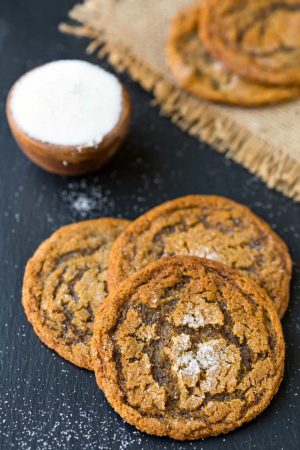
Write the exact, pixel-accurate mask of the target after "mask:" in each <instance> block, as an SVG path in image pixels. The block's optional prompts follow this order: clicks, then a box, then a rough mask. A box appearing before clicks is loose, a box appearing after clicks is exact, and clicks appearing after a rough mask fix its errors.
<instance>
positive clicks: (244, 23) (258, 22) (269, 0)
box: [200, 0, 300, 85]
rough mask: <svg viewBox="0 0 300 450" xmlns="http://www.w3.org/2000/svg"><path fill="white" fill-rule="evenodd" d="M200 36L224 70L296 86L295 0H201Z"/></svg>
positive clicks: (299, 59)
mask: <svg viewBox="0 0 300 450" xmlns="http://www.w3.org/2000/svg"><path fill="white" fill-rule="evenodd" d="M202 3H203V6H202V10H201V17H200V35H201V39H203V42H204V43H205V45H206V46H207V48H208V49H209V51H210V52H211V53H212V54H213V55H214V57H215V58H217V59H218V60H220V61H222V62H223V63H224V65H226V66H227V67H228V68H229V69H231V70H233V71H234V72H236V73H238V74H240V75H241V76H244V77H246V78H247V79H252V80H255V81H260V82H265V83H270V84H278V85H292V84H300V2H299V0H282V1H278V0H251V1H250V0H247V1H244V0H222V1H220V0H205V1H204V2H202Z"/></svg>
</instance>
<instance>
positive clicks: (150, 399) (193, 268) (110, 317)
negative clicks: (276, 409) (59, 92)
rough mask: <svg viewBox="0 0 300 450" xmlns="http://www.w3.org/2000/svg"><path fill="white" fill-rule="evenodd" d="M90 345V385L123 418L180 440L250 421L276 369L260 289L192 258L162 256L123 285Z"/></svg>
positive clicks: (273, 316)
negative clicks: (92, 372)
mask: <svg viewBox="0 0 300 450" xmlns="http://www.w3.org/2000/svg"><path fill="white" fill-rule="evenodd" d="M91 347H92V358H93V364H94V370H95V374H96V379H97V382H98V384H99V386H100V387H101V389H102V390H103V392H104V394H105V396H106V398H107V400H108V401H109V403H110V404H111V406H112V407H113V408H114V409H115V410H116V411H117V412H118V413H119V414H120V415H121V416H122V418H123V419H124V420H126V421H127V422H129V423H130V424H132V425H135V426H136V427H137V428H139V429H140V430H142V431H145V432H147V433H150V434H156V435H159V436H170V437H172V438H174V439H182V440H184V439H199V438H204V437H207V436H213V435H217V434H220V433H226V432H228V431H231V430H233V429H234V428H237V427H239V426H241V425H242V424H243V423H245V422H248V421H249V420H251V419H253V418H254V417H256V416H257V415H258V414H260V413H261V412H262V411H263V410H264V409H265V408H266V407H267V406H268V404H269V403H270V401H271V399H272V397H273V395H274V394H275V393H276V392H277V389H278V387H279V384H280V382H281V379H282V376H283V370H284V340H283V334H282V329H281V324H280V320H279V318H278V315H277V312H276V309H275V307H274V305H273V303H272V301H271V300H270V299H269V298H268V296H267V295H266V293H265V291H263V290H262V289H261V288H260V287H259V286H258V285H257V284H256V283H254V282H253V281H252V280H251V279H250V278H249V277H246V276H244V275H243V274H241V273H240V272H238V271H234V270H232V269H229V268H227V267H226V266H223V265H222V264H220V263H216V262H214V261H210V260H207V259H200V258H197V257H173V258H162V259H161V260H159V261H155V262H152V263H150V264H149V265H147V266H146V267H145V268H144V269H142V270H141V271H139V272H138V273H136V274H134V275H132V276H131V277H130V278H128V279H127V280H125V281H124V282H123V283H122V284H121V285H120V286H119V289H118V290H117V291H115V292H114V293H113V294H111V295H110V296H109V297H108V298H107V299H106V300H105V301H104V303H103V304H102V305H101V306H100V308H99V310H98V313H97V316H96V319H95V326H94V336H93V338H92V344H91Z"/></svg>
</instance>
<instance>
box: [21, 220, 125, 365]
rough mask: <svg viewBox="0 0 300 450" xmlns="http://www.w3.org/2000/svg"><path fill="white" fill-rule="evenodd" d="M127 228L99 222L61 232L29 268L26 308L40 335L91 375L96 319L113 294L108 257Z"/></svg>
mask: <svg viewBox="0 0 300 450" xmlns="http://www.w3.org/2000/svg"><path fill="white" fill-rule="evenodd" d="M128 223H129V221H127V220H121V219H97V220H88V221H84V222H79V223H75V224H72V225H67V226H65V227H62V228H60V229H59V230H58V231H56V232H55V233H54V234H52V236H51V237H50V238H49V239H47V240H46V241H45V242H43V243H42V244H41V245H40V246H39V248H38V249H37V251H36V252H35V254H34V255H33V257H32V258H31V259H30V260H29V262H28V264H27V266H26V270H25V275H24V283H23V305H24V308H25V313H26V316H27V318H28V320H29V322H31V324H32V326H33V329H34V331H35V333H36V334H37V335H38V337H39V338H40V339H41V341H42V342H43V343H44V344H46V345H47V346H48V347H50V348H51V349H53V350H55V351H56V352H57V353H58V354H59V355H60V356H62V357H63V358H65V359H67V360H68V361H71V362H72V363H73V364H76V365H77V366H80V367H84V368H86V369H90V370H92V369H93V366H92V362H91V356H90V340H91V336H92V333H93V324H94V316H95V313H96V311H97V309H98V307H99V305H100V303H101V302H102V301H103V299H104V298H105V297H106V296H107V294H108V290H107V263H108V255H109V252H110V249H111V246H112V243H113V242H114V240H115V239H116V237H117V236H118V235H119V234H120V233H121V232H122V231H123V230H124V229H125V228H126V226H127V225H128Z"/></svg>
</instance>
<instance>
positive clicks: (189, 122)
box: [59, 14, 300, 202]
mask: <svg viewBox="0 0 300 450" xmlns="http://www.w3.org/2000/svg"><path fill="white" fill-rule="evenodd" d="M73 18H74V17H73ZM75 18H76V20H77V21H79V22H83V25H80V26H77V25H69V24H65V23H63V24H61V25H60V26H59V29H60V31H62V32H64V33H68V34H72V35H76V36H80V37H88V38H90V39H91V43H90V44H89V45H88V47H87V52H88V53H89V54H91V53H94V52H96V51H97V55H98V57H99V58H103V57H104V56H107V58H108V61H109V62H110V63H111V64H112V65H113V66H114V67H115V68H116V70H118V71H120V72H122V71H125V70H126V71H128V73H129V74H130V76H131V77H132V78H133V79H134V80H136V81H138V82H139V83H140V84H141V86H142V87H143V88H144V89H146V90H147V91H150V92H152V94H153V96H154V99H155V100H154V103H155V104H158V105H159V106H160V109H161V112H162V113H163V114H164V115H166V116H168V117H169V118H170V119H171V121H172V122H173V123H175V124H176V125H178V126H179V127H180V128H181V129H183V130H184V131H186V132H188V133H189V134H190V135H192V136H195V137H197V138H199V139H201V140H203V141H205V142H207V143H209V144H210V145H212V146H213V147H214V148H215V149H216V150H217V151H219V152H221V153H223V154H225V155H226V156H227V157H229V158H231V159H233V160H234V161H236V162H238V163H240V164H242V165H243V166H244V167H246V168H247V169H248V170H249V171H250V172H251V173H254V174H256V175H257V176H259V177H260V178H262V179H263V180H264V181H265V182H266V184H267V186H268V187H270V188H274V189H276V190H278V191H280V192H282V193H283V194H285V195H286V196H288V197H290V198H292V199H294V200H295V201H298V202H299V201H300V163H299V162H298V161H297V160H295V159H293V158H292V157H290V156H289V155H286V154H284V153H283V152H282V151H281V150H280V149H278V148H276V147H273V146H271V145H269V144H266V143H265V142H264V141H262V140H261V139H259V138H257V137H256V136H254V135H252V134H251V133H250V132H249V131H248V130H246V129H245V128H243V127H242V126H240V125H237V124H235V123H233V122H232V121H231V120H230V119H228V118H226V117H221V116H220V115H218V116H217V115H216V114H215V113H213V112H212V111H211V110H210V109H209V106H208V105H207V104H206V103H203V104H202V103H199V101H197V99H195V98H193V97H192V96H191V95H189V94H187V93H186V92H184V91H182V90H181V89H179V88H177V87H175V86H173V85H172V84H171V83H169V82H168V81H166V80H165V79H164V78H163V77H161V76H160V75H157V74H156V73H154V72H153V71H152V70H151V69H149V67H147V66H146V65H145V64H144V63H143V62H141V61H140V60H138V59H137V58H136V57H135V56H134V55H133V54H131V53H130V51H128V49H125V48H122V46H121V45H120V44H116V43H113V42H111V41H110V40H109V38H108V37H107V36H106V34H105V32H104V31H103V32H99V30H95V29H93V28H92V27H91V26H89V25H86V24H84V20H81V18H80V16H79V15H78V14H76V17H75Z"/></svg>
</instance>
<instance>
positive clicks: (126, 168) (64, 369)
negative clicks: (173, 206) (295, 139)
mask: <svg viewBox="0 0 300 450" xmlns="http://www.w3.org/2000/svg"><path fill="white" fill-rule="evenodd" d="M73 3H74V1H73V0H59V1H58V0H56V1H53V0H43V1H41V0H28V1H25V0H0V107H1V110H0V152H1V162H0V172H1V174H0V201H1V203H0V211H1V214H0V220H1V238H0V255H1V257H0V264H1V269H0V279H1V291H0V296H1V297H0V302H1V303H0V318H1V326H0V349H1V350H0V359H1V367H0V371H1V376H0V384H1V397H0V448H1V449H2V450H8V449H18V450H19V449H20V450H25V449H26V450H29V449H43V450H48V449H80V450H85V449H89V450H92V449H122V450H125V449H177V450H179V449H199V450H200V449H204V450H208V449H209V450H212V449H214V450H218V449H243V450H248V449H274V450H275V449H276V450H279V449H284V450H296V449H298V448H300V425H299V422H300V417H299V414H300V389H299V384H300V351H299V343H300V308H299V300H300V293H299V288H300V258H299V257H300V244H299V238H300V223H299V222H300V220H299V219H300V205H299V204H298V205H297V204H295V203H293V202H292V201H291V200H288V199H287V198H284V197H283V196H282V195H281V194H279V193H276V192H274V191H271V190H269V189H268V188H267V187H266V186H265V185H264V184H263V183H262V182H261V181H260V180H259V179H258V178H256V177H255V176H253V175H250V174H249V173H248V172H247V171H246V170H245V169H243V168H242V167H240V166H238V165H236V164H235V163H233V162H231V161H229V160H227V159H225V158H224V157H223V156H221V155H219V154H218V153H216V152H214V151H213V150H212V149H211V148H210V147H209V146H208V145H206V144H204V143H199V142H198V141H197V140H196V139H193V138H191V137H189V136H188V135H186V134H185V133H183V132H182V131H181V130H179V129H178V128H176V126H174V125H172V124H171V123H170V121H169V120H168V119H166V118H163V117H161V116H160V115H159V111H158V109H157V108H154V107H152V106H150V100H151V97H150V95H148V94H147V93H145V92H143V91H142V89H141V88H140V87H139V86H138V85H137V84H136V83H134V82H132V81H131V80H130V79H129V77H128V76H126V75H122V76H121V79H122V81H123V82H124V83H125V85H126V86H127V88H128V90H129V92H130V95H131V97H132V100H133V105H134V107H133V121H132V127H131V131H130V134H129V136H128V139H127V142H126V145H125V146H124V147H123V149H122V151H121V152H120V153H119V154H118V155H117V156H116V157H115V158H114V160H113V161H112V162H111V163H110V164H109V165H107V166H106V167H105V168H104V169H103V170H101V171H100V172H99V173H97V174H95V175H91V176H88V177H86V178H81V179H68V178H61V177H58V176H54V175H50V174H48V173H46V172H43V171H42V170H40V169H39V168H38V167H36V166H35V165H33V164H32V163H31V162H30V161H29V160H28V159H26V158H25V156H23V154H22V153H21V152H20V151H19V149H18V148H17V146H16V144H15V142H14V141H13V139H12V136H11V134H10V132H9V129H8V126H7V122H6V120H5V113H4V107H5V99H6V95H7V92H8V89H9V87H10V86H11V84H12V83H13V82H14V81H15V80H16V78H17V77H18V76H20V75H21V74H22V73H23V72H25V71H26V70H28V69H30V68H32V67H34V66H36V65H38V64H41V63H44V62H48V61H51V60H55V59H59V58H82V59H88V60H89V61H92V62H97V61H96V58H95V57H94V56H92V57H87V56H86V55H85V52H84V49H85V46H86V44H87V42H86V41H85V40H80V39H76V38H74V37H70V36H65V35H62V34H60V33H59V32H58V31H57V24H58V23H59V22H60V21H62V20H64V19H65V18H66V15H67V11H68V10H69V9H70V7H71V6H72V4H73ZM100 64H101V65H102V66H103V67H105V68H109V70H112V71H113V69H112V68H110V67H109V66H108V65H107V63H106V62H105V61H101V62H100ZM190 193H206V194H215V193H216V194H221V195H225V196H228V197H232V198H233V199H235V200H238V201H240V202H242V203H245V204H246V205H248V206H250V207H251V208H252V209H253V210H254V211H255V212H256V213H257V214H259V215H260V216H262V217H263V218H264V219H266V220H267V221H268V222H269V223H270V224H271V225H272V226H273V228H274V229H275V230H277V231H278V232H279V233H280V234H281V236H282V237H283V238H284V239H285V241H286V242H287V244H288V246H289V248H290V250H291V252H292V256H293V260H294V263H295V267H294V276H293V283H292V295H291V303H290V307H289V310H288V312H287V314H286V316H285V318H284V320H283V327H284V333H285V337H286V342H287V358H286V362H287V364H286V373H285V377H284V381H283V383H282V385H281V387H280V390H279V393H278V395H277V396H276V397H275V398H274V400H273V401H272V403H271V405H270V407H269V408H267V410H266V411H265V412H264V413H263V414H262V415H260V416H259V417H258V418H257V419H256V420H254V421H252V422H251V423H249V424H248V425H245V426H243V427H242V428H240V429H238V430H236V431H234V432H232V433H230V434H229V435H226V436H220V437H217V438H211V439H207V440H206V441H198V442H186V443H180V442H175V441H171V440H169V439H167V438H163V439H160V438H155V437H150V436H147V435H145V434H143V433H140V432H138V431H136V430H135V429H134V428H133V427H131V426H129V425H127V424H125V423H124V422H123V421H122V420H121V419H120V418H119V417H118V416H117V414H115V413H114V412H113V411H112V409H111V408H110V407H109V405H108V404H107V402H106V400H105V399H104V397H103V395H102V394H101V393H100V391H99V390H98V388H97V386H96V383H95V381H94V376H93V374H92V373H90V372H88V371H85V370H81V369H79V368H77V367H75V366H73V365H72V364H70V363H68V362H66V361H64V360H63V359H61V358H60V357H59V356H57V355H56V354H55V353H54V352H52V351H51V350H49V349H47V348H46V347H45V346H43V345H42V344H41V343H40V341H39V340H38V339H37V338H36V336H35V335H34V333H33V331H32V329H31V327H30V326H29V324H28V323H27V321H26V319H25V315H24V312H23V309H22V306H21V286H22V277H23V271H24V265H25V263H26V260H27V259H28V258H29V257H30V256H31V255H32V253H33V252H34V250H35V249H36V247H37V246H38V245H39V243H40V242H41V241H42V240H44V239H45V238H46V237H48V236H49V235H50V234H51V233H52V232H53V231H54V230H55V229H56V228H58V227H59V226H61V225H64V224H67V223H69V222H73V221H76V220H79V219H84V218H90V217H99V216H110V215H111V216H118V217H119V216H120V217H121V216H124V217H128V218H130V219H133V218H135V217H137V216H138V215H139V214H140V213H142V212H144V211H146V210H147V209H148V208H150V207H152V206H154V205H157V204H158V203H160V202H162V201H164V200H167V199H171V198H174V197H177V196H180V195H184V194H190ZM82 195H85V196H87V197H88V201H89V205H90V210H89V211H88V212H87V213H86V214H84V213H82V211H81V212H78V211H76V208H74V204H75V205H76V200H78V198H81V197H80V196H82Z"/></svg>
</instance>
